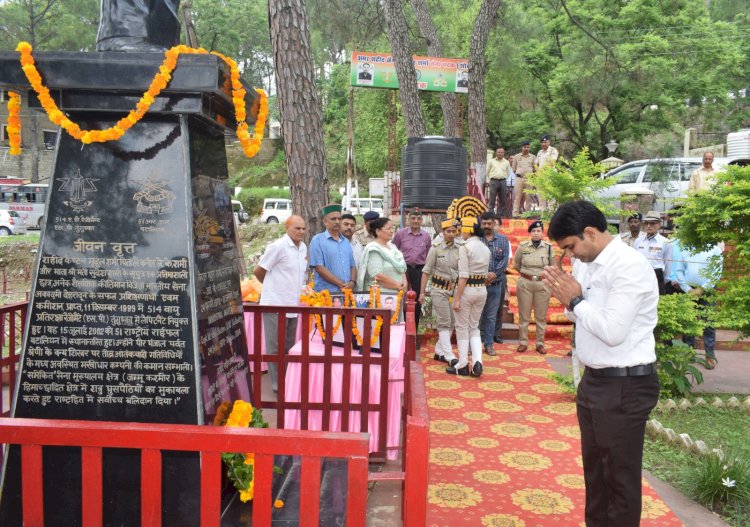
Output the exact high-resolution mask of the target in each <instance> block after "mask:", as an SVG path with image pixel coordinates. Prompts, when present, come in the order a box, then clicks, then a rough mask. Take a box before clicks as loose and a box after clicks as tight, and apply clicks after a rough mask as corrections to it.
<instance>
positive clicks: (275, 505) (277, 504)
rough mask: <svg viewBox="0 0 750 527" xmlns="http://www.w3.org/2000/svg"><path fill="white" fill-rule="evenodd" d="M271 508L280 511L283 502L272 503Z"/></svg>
mask: <svg viewBox="0 0 750 527" xmlns="http://www.w3.org/2000/svg"><path fill="white" fill-rule="evenodd" d="M273 506H274V508H275V509H280V508H281V507H283V506H284V500H276V501H274V502H273Z"/></svg>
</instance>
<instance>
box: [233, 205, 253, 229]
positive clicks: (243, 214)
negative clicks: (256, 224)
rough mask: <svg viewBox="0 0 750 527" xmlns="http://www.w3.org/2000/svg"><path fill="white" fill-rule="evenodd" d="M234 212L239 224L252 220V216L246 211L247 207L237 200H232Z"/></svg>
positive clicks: (235, 219)
mask: <svg viewBox="0 0 750 527" xmlns="http://www.w3.org/2000/svg"><path fill="white" fill-rule="evenodd" d="M232 212H233V213H234V221H235V222H236V223H237V224H240V223H247V220H249V219H250V215H249V214H248V213H247V211H246V210H245V206H244V205H243V204H242V202H240V201H237V200H235V199H233V200H232Z"/></svg>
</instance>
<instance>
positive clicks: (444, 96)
mask: <svg viewBox="0 0 750 527" xmlns="http://www.w3.org/2000/svg"><path fill="white" fill-rule="evenodd" d="M411 5H412V7H413V8H414V16H415V17H416V19H417V24H419V32H420V33H421V34H422V38H424V39H425V40H426V41H427V53H429V54H430V56H431V57H442V56H443V45H442V43H441V42H440V37H439V36H438V33H437V29H436V28H435V24H434V23H433V21H432V17H431V16H430V13H429V11H427V5H426V4H425V0H411ZM440 108H441V109H442V110H443V135H445V136H446V137H456V136H457V134H456V94H455V93H450V92H440Z"/></svg>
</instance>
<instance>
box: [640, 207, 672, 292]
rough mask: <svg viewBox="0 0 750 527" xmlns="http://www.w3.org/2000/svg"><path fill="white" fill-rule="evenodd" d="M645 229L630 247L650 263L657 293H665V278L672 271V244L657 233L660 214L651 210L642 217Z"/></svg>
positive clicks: (659, 224)
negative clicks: (656, 281) (656, 284)
mask: <svg viewBox="0 0 750 527" xmlns="http://www.w3.org/2000/svg"><path fill="white" fill-rule="evenodd" d="M643 225H645V227H646V231H645V232H643V233H641V235H640V236H639V237H638V238H637V239H636V240H635V243H634V244H633V245H632V247H633V248H634V249H635V250H636V251H638V252H639V253H641V254H642V255H643V256H645V257H646V259H647V260H648V261H649V262H650V263H651V267H653V269H654V274H656V279H657V280H658V284H659V294H660V295H663V294H666V289H665V287H666V278H667V277H668V276H669V275H670V274H671V271H672V244H671V243H670V241H669V238H666V237H665V236H662V235H661V234H659V227H661V216H660V215H659V213H658V212H656V211H653V210H652V211H651V212H649V213H648V214H646V217H644V218H643Z"/></svg>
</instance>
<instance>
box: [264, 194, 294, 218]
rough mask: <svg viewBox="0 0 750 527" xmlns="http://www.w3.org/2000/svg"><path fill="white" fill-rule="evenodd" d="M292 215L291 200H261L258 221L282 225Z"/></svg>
mask: <svg viewBox="0 0 750 527" xmlns="http://www.w3.org/2000/svg"><path fill="white" fill-rule="evenodd" d="M291 215H292V200H290V199H282V198H273V199H264V200H263V210H261V211H260V221H262V222H263V223H284V222H285V221H286V220H287V218H289V216H291Z"/></svg>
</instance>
